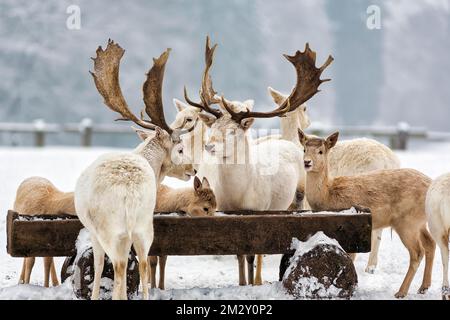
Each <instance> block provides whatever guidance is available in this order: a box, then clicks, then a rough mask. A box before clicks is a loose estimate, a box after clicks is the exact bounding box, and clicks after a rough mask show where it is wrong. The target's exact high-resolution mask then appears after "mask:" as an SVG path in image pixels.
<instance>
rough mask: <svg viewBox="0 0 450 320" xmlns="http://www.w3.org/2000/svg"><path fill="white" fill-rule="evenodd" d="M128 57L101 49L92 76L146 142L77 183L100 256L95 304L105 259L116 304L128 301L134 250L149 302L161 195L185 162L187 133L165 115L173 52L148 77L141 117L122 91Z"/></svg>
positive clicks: (105, 160)
mask: <svg viewBox="0 0 450 320" xmlns="http://www.w3.org/2000/svg"><path fill="white" fill-rule="evenodd" d="M124 52H125V51H124V50H123V49H122V48H121V47H120V46H119V45H118V44H116V43H114V42H113V41H111V40H110V41H108V46H107V47H106V49H105V50H103V49H102V48H101V47H99V48H98V49H97V56H96V57H95V58H93V60H94V72H93V73H92V76H93V77H94V82H95V85H96V87H97V90H98V92H99V93H100V94H101V96H102V97H103V99H104V103H105V104H106V106H107V107H108V108H110V109H111V110H112V111H115V112H117V113H119V114H120V115H121V118H120V120H126V121H132V122H134V123H135V124H137V125H138V126H140V127H142V128H144V129H147V130H142V129H136V131H137V134H138V135H139V137H140V138H141V139H142V140H143V142H142V143H141V144H139V145H138V146H137V147H136V149H134V150H133V151H132V152H130V153H111V154H106V155H103V156H100V157H99V158H98V159H97V160H96V161H94V163H92V164H91V165H90V166H89V167H88V168H87V169H86V170H85V171H84V172H83V173H82V174H81V176H80V177H79V179H78V181H77V185H76V188H75V207H76V211H77V213H78V217H79V218H80V220H81V222H82V223H83V225H84V226H85V227H86V228H87V229H88V230H89V232H90V236H91V241H92V246H93V252H94V269H95V275H94V286H93V289H92V297H91V298H92V299H98V298H99V289H100V279H101V274H102V271H103V264H104V255H105V253H106V254H107V255H108V257H109V258H110V259H111V261H112V263H113V267H114V289H113V299H126V298H127V292H126V266H127V261H128V254H129V252H130V249H131V246H132V245H133V247H134V249H135V251H136V254H137V257H138V260H139V273H140V277H141V284H142V289H143V298H144V299H148V264H147V255H148V252H149V249H150V246H151V244H152V241H153V211H154V208H155V202H156V190H157V187H158V185H159V183H160V182H161V180H162V179H163V178H164V176H165V175H167V174H168V172H170V171H171V170H172V168H173V167H174V166H175V164H180V163H182V162H183V161H184V160H185V159H184V158H185V157H184V154H183V145H182V144H181V140H180V136H181V135H182V134H184V133H186V132H185V131H181V130H173V129H171V128H170V127H169V125H168V124H167V123H166V120H165V117H164V111H163V103H162V96H161V95H162V92H161V91H162V82H163V78H164V69H165V66H166V62H167V59H168V57H169V52H170V49H167V50H166V51H165V52H164V53H163V54H162V55H161V56H160V57H159V58H157V59H153V67H152V68H151V69H150V71H149V72H148V73H147V79H146V81H145V83H144V85H143V95H144V104H145V109H144V110H143V111H142V112H141V117H137V116H135V115H134V114H133V113H132V112H131V110H130V109H129V107H128V105H127V103H126V101H125V98H124V97H123V95H122V91H121V89H120V85H119V65H120V60H121V58H122V56H123V54H124ZM145 114H146V115H147V116H148V117H149V118H150V119H146V118H145ZM174 163H175V164H174Z"/></svg>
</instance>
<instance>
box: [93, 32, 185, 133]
mask: <svg viewBox="0 0 450 320" xmlns="http://www.w3.org/2000/svg"><path fill="white" fill-rule="evenodd" d="M96 53H97V56H96V57H95V58H92V60H94V72H91V74H92V76H93V77H94V82H95V86H96V87H97V90H98V92H99V93H100V94H101V95H102V97H103V98H104V103H105V104H106V105H107V106H108V107H109V108H110V109H111V110H113V111H115V112H117V113H119V114H120V115H121V116H122V118H119V119H117V120H124V121H133V122H134V123H136V124H137V125H139V126H141V127H143V128H145V129H150V130H155V129H156V127H160V128H161V129H164V130H166V131H167V132H168V133H169V134H170V135H171V136H172V138H173V139H174V140H176V139H178V138H179V136H180V135H182V134H184V133H187V132H189V131H192V130H193V128H191V129H189V130H173V129H171V128H170V127H169V125H168V124H167V122H166V119H165V117H164V108H163V102H162V83H163V79H164V70H165V67H166V62H167V59H168V58H169V53H170V49H167V50H166V51H164V52H163V53H162V54H161V56H160V57H159V58H157V59H156V58H153V66H152V68H151V69H150V71H149V72H148V73H147V79H146V81H145V82H144V85H143V87H142V91H143V94H144V103H145V109H144V110H142V111H141V117H140V118H138V117H136V116H135V115H134V114H133V113H132V112H131V111H130V109H129V107H128V105H127V103H126V101H125V98H124V97H123V95H122V90H121V89H120V84H119V66H120V59H122V57H123V55H124V53H125V50H124V49H122V48H121V47H120V46H119V45H118V44H116V43H114V41H112V40H111V39H110V40H108V45H107V47H106V49H105V50H103V49H102V47H101V46H100V47H98V49H97V51H96ZM144 111H145V113H146V114H147V116H148V117H149V118H150V120H145V119H144Z"/></svg>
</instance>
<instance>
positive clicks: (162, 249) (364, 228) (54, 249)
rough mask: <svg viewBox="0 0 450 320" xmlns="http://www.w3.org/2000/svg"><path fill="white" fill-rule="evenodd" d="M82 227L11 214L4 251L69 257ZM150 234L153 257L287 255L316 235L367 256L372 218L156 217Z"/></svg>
mask: <svg viewBox="0 0 450 320" xmlns="http://www.w3.org/2000/svg"><path fill="white" fill-rule="evenodd" d="M250 213H253V214H250ZM237 214H239V215H237ZM19 217H21V218H19ZM55 218H58V219H55ZM61 219H62V220H61ZM82 227H83V226H82V224H81V223H80V221H79V220H78V219H77V218H74V217H71V218H68V217H67V216H65V217H60V216H58V217H52V219H48V217H45V218H43V219H42V220H32V221H26V220H25V216H19V215H18V214H17V213H15V212H12V211H10V212H8V219H7V239H8V241H7V250H8V253H9V254H10V255H11V256H13V257H28V256H36V257H39V256H70V255H72V254H74V251H75V241H76V238H77V236H78V233H79V231H80V229H81V228H82ZM154 228H155V240H154V242H153V245H152V248H151V250H150V254H152V255H232V254H250V253H261V254H280V253H287V252H289V249H288V248H289V245H290V243H291V240H292V238H293V237H295V238H298V239H300V240H306V239H307V238H308V237H309V236H311V235H313V234H314V233H316V232H317V231H323V232H324V233H325V234H326V235H327V236H329V237H331V238H334V239H336V240H337V241H338V242H339V243H340V244H341V246H342V247H343V248H344V250H346V251H347V252H368V251H370V237H371V215H370V213H368V212H361V213H357V214H322V213H301V214H292V213H289V212H286V211H274V212H245V211H244V212H241V211H239V212H232V214H230V213H228V215H223V216H215V217H183V216H165V215H156V216H155V218H154Z"/></svg>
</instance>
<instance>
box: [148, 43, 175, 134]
mask: <svg viewBox="0 0 450 320" xmlns="http://www.w3.org/2000/svg"><path fill="white" fill-rule="evenodd" d="M170 50H171V49H167V50H166V51H165V52H163V53H162V54H161V56H160V57H159V58H158V59H155V58H153V66H152V68H151V69H150V71H149V72H148V73H147V80H146V81H145V82H144V85H143V86H142V92H143V94H144V103H145V112H146V113H147V115H148V116H149V117H150V119H151V122H152V123H153V124H155V125H157V126H158V127H160V128H162V129H164V130H166V131H167V132H168V133H169V134H172V132H173V129H171V128H170V126H169V125H168V124H167V122H166V118H165V117H164V108H163V101H162V83H163V80H164V70H165V67H166V62H167V59H168V58H169V53H170ZM142 115H143V113H141V117H142ZM142 120H144V119H142Z"/></svg>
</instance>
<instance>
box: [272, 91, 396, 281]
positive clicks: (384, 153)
mask: <svg viewBox="0 0 450 320" xmlns="http://www.w3.org/2000/svg"><path fill="white" fill-rule="evenodd" d="M268 91H269V93H270V95H271V96H272V98H273V100H274V102H275V103H276V104H278V105H281V104H283V103H284V102H285V101H286V99H287V97H288V96H287V95H286V94H283V93H281V92H279V91H277V90H275V89H272V88H270V87H269V88H268ZM309 124H310V119H309V116H308V114H307V111H306V105H303V106H301V107H300V108H298V109H297V110H295V111H293V112H289V113H288V114H287V115H286V117H283V118H280V125H281V135H280V136H268V137H264V138H266V139H267V138H282V139H285V140H289V141H295V142H296V143H297V144H300V143H299V142H298V133H297V130H298V129H301V130H305V129H306V128H308V127H309ZM328 162H329V164H330V176H331V177H340V176H355V175H359V174H364V173H368V172H372V171H376V170H383V169H399V168H400V160H399V159H398V157H397V156H396V155H395V153H394V152H393V151H392V150H391V149H389V148H388V147H386V146H385V145H384V144H382V143H379V142H378V141H375V140H373V139H366V138H362V139H361V138H360V139H352V140H346V141H339V142H338V143H337V144H336V146H335V147H334V148H332V149H331V150H330V152H329V155H328ZM382 232H383V229H379V230H374V231H373V232H372V243H371V248H372V250H371V252H370V255H369V260H368V262H367V266H366V272H368V273H374V272H375V269H376V266H377V264H378V249H379V247H380V242H381V235H382Z"/></svg>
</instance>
